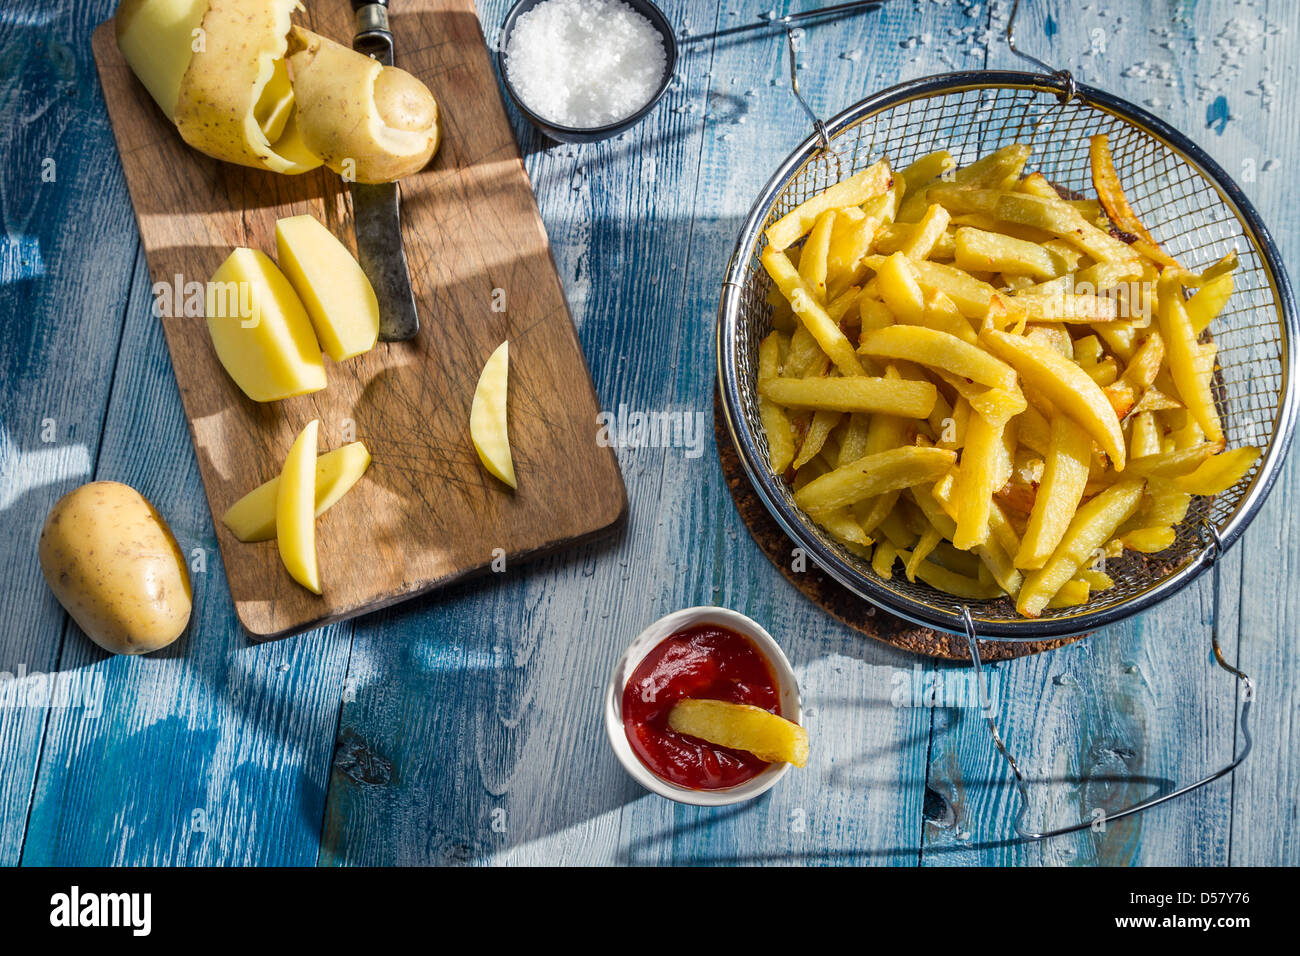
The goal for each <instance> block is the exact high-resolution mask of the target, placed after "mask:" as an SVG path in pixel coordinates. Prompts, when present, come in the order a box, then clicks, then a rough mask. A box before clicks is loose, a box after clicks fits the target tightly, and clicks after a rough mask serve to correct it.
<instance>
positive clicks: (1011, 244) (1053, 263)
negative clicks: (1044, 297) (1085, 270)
mask: <svg viewBox="0 0 1300 956" xmlns="http://www.w3.org/2000/svg"><path fill="white" fill-rule="evenodd" d="M939 208H943V207H939ZM954 250H955V253H956V263H957V267H958V268H961V269H966V270H967V271H972V272H973V271H980V270H984V271H989V272H1012V273H1017V274H1020V275H1027V276H1032V277H1033V278H1035V279H1040V280H1042V279H1053V278H1055V277H1057V276H1059V275H1063V274H1065V273H1066V272H1068V271H1069V263H1068V262H1067V261H1066V259H1065V257H1064V256H1062V255H1060V254H1054V253H1053V252H1052V250H1050V249H1048V248H1046V247H1044V246H1043V245H1042V244H1040V243H1037V242H1026V241H1025V240H1024V239H1016V238H1015V237H1014V236H1008V235H1003V234H1002V233H999V232H985V231H984V230H982V229H974V228H972V227H970V226H962V227H961V228H960V229H958V230H957V232H956V235H955V244H954ZM922 258H923V257H922Z"/></svg>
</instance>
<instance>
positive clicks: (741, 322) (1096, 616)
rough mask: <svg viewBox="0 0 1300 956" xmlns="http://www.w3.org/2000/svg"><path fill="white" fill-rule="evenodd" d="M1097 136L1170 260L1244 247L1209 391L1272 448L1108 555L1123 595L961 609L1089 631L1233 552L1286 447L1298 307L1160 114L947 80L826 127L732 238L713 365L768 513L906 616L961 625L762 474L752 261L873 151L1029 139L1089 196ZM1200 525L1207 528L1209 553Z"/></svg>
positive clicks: (1018, 78) (1082, 92)
mask: <svg viewBox="0 0 1300 956" xmlns="http://www.w3.org/2000/svg"><path fill="white" fill-rule="evenodd" d="M823 131H824V137H825V138H824V139H823V135H822V134H823ZM1097 133H1104V134H1107V135H1108V136H1109V139H1110V144H1111V150H1112V154H1113V156H1114V158H1115V165H1116V168H1117V170H1118V172H1119V175H1120V180H1121V182H1123V183H1124V187H1125V192H1126V194H1127V195H1128V197H1129V199H1130V201H1131V202H1132V204H1133V206H1134V208H1135V209H1136V210H1137V211H1138V213H1139V215H1140V216H1141V217H1142V219H1143V220H1144V221H1145V222H1146V224H1147V225H1148V227H1149V228H1150V229H1151V231H1152V232H1153V233H1154V234H1155V236H1156V237H1157V238H1158V239H1159V241H1160V242H1161V244H1162V245H1163V246H1164V247H1165V248H1166V249H1167V250H1168V251H1169V252H1171V253H1172V254H1173V255H1175V256H1176V257H1177V258H1179V260H1180V261H1182V262H1185V263H1187V264H1188V265H1189V267H1193V266H1195V265H1197V264H1201V265H1209V264H1211V263H1213V262H1214V261H1216V260H1217V259H1219V258H1220V257H1222V256H1224V255H1225V254H1227V253H1229V252H1231V251H1233V250H1234V249H1235V250H1236V252H1237V255H1238V257H1239V260H1240V267H1239V269H1238V270H1237V272H1236V273H1235V281H1236V286H1235V291H1234V292H1233V295H1232V298H1231V299H1230V300H1229V303H1228V306H1227V307H1226V309H1225V310H1224V312H1223V313H1222V314H1221V315H1220V316H1219V318H1218V319H1216V321H1215V324H1214V327H1213V328H1214V340H1215V343H1216V344H1217V346H1218V360H1219V364H1220V365H1221V366H1222V369H1221V373H1220V375H1219V377H1218V380H1217V382H1216V391H1217V395H1216V399H1217V402H1218V405H1219V412H1220V416H1221V418H1222V420H1223V424H1224V430H1225V435H1226V437H1227V440H1228V444H1229V446H1230V447H1231V446H1237V445H1257V446H1259V447H1262V448H1265V449H1266V451H1265V453H1264V454H1263V455H1262V456H1261V457H1260V460H1259V461H1258V462H1257V464H1256V465H1255V467H1254V468H1253V469H1252V470H1251V471H1250V472H1249V473H1248V474H1247V475H1246V476H1245V477H1243V478H1242V480H1241V481H1239V482H1238V483H1237V484H1236V485H1235V486H1233V487H1232V488H1230V489H1228V490H1227V491H1225V492H1223V493H1222V494H1219V495H1216V496H1214V497H1212V498H1208V497H1201V498H1196V499H1194V501H1193V505H1192V508H1191V509H1190V510H1189V512H1188V515H1187V519H1186V520H1185V521H1184V522H1183V523H1182V524H1181V525H1180V526H1179V527H1178V529H1177V537H1176V540H1175V542H1174V544H1173V545H1172V546H1171V547H1170V548H1169V549H1168V550H1166V551H1164V552H1162V553H1160V554H1158V555H1154V556H1146V555H1139V554H1136V553H1133V552H1125V554H1124V555H1123V556H1122V557H1120V558H1116V559H1110V560H1108V561H1107V562H1106V573H1107V574H1109V575H1110V576H1111V577H1112V578H1113V579H1114V581H1115V585H1114V587H1112V588H1108V589H1106V590H1104V591H1096V592H1094V593H1093V595H1092V596H1091V597H1090V599H1089V600H1088V602H1087V603H1086V604H1083V605H1080V606H1077V607H1070V608H1061V609H1055V610H1046V611H1044V612H1043V615H1042V616H1041V617H1040V618H1038V619H1036V620H1028V619H1025V618H1022V617H1019V616H1018V615H1017V614H1016V612H1015V608H1014V606H1013V605H1012V602H1011V601H1009V600H1007V599H1005V598H1000V599H997V600H990V601H983V602H973V603H970V604H969V611H970V613H971V615H972V617H973V619H974V621H975V625H976V627H977V628H978V630H979V633H980V635H981V637H997V638H1000V639H1003V640H1017V639H1019V640H1043V639H1045V638H1049V637H1055V636H1063V635H1069V634H1079V633H1083V632H1085V631H1090V630H1095V629H1096V628H1099V627H1102V626H1104V625H1106V624H1109V623H1113V622H1114V621H1116V620H1118V619H1120V618H1123V617H1127V616H1128V615H1130V614H1135V613H1137V612H1139V611H1141V610H1143V609H1144V608H1147V607H1150V606H1151V605H1153V604H1155V603H1156V602H1158V601H1161V600H1163V599H1165V598H1167V597H1169V596H1170V595H1172V594H1173V593H1175V592H1176V591H1177V590H1179V589H1180V588H1181V587H1183V586H1184V585H1186V584H1187V583H1189V582H1190V581H1191V580H1193V579H1194V578H1195V577H1196V575H1197V574H1199V573H1200V572H1201V571H1203V570H1204V569H1205V568H1206V567H1208V565H1209V563H1210V562H1211V561H1212V560H1213V557H1214V554H1216V553H1217V552H1218V550H1220V549H1221V548H1226V547H1228V546H1229V545H1231V544H1232V543H1233V541H1235V540H1236V538H1237V537H1238V536H1239V535H1240V534H1241V532H1242V531H1243V530H1244V529H1245V527H1246V525H1247V523H1248V522H1249V521H1250V519H1251V517H1252V516H1253V515H1254V514H1255V512H1256V511H1257V510H1258V509H1259V506H1260V505H1261V504H1262V502H1263V500H1264V497H1265V496H1266V495H1267V493H1268V490H1269V488H1270V486H1271V485H1272V483H1273V481H1274V479H1275V477H1276V475H1277V473H1278V469H1279V466H1280V464H1281V462H1282V458H1283V456H1284V454H1285V452H1286V448H1287V445H1288V443H1289V440H1290V435H1291V429H1292V425H1293V420H1294V417H1295V405H1296V394H1295V387H1294V383H1295V375H1294V371H1295V369H1294V364H1295V355H1294V353H1293V351H1292V348H1291V343H1292V341H1293V339H1294V337H1295V335H1296V330H1297V326H1296V313H1295V305H1294V302H1293V300H1292V296H1291V292H1290V288H1289V286H1288V284H1287V280H1286V276H1285V273H1284V271H1283V268H1282V265H1281V262H1280V260H1279V258H1278V255H1277V250H1276V248H1275V247H1274V245H1273V242H1272V240H1271V239H1270V238H1269V235H1268V232H1267V231H1266V229H1265V228H1264V226H1263V224H1262V223H1261V222H1260V221H1259V218H1258V217H1257V216H1256V214H1255V211H1254V209H1253V208H1252V207H1251V205H1250V203H1249V202H1248V201H1247V200H1246V198H1245V196H1244V195H1242V193H1241V191H1240V190H1239V189H1238V188H1237V187H1236V185H1235V184H1234V183H1233V182H1232V181H1231V179H1229V177H1228V176H1227V175H1226V174H1225V173H1224V172H1223V171H1222V170H1221V169H1220V168H1219V167H1218V166H1217V165H1216V164H1215V163H1214V162H1213V161H1212V160H1211V159H1209V157H1207V156H1206V155H1205V154H1204V153H1202V152H1201V151H1200V150H1199V149H1198V148H1197V147H1196V146H1195V145H1194V144H1192V143H1190V142H1188V141H1187V140H1186V139H1185V138H1184V137H1183V136H1182V135H1181V134H1179V133H1178V132H1177V131H1175V130H1173V129H1172V128H1170V127H1168V126H1166V125H1165V124H1164V123H1162V122H1161V121H1160V120H1158V119H1156V118H1155V117H1154V116H1151V115H1150V114H1147V113H1144V112H1142V111H1141V110H1138V109H1137V108H1136V107H1133V106H1131V105H1130V104H1127V103H1125V102H1124V101H1122V100H1118V99H1115V98H1113V97H1110V96H1109V95H1107V94H1105V93H1103V92H1102V91H1100V90H1095V89H1092V88H1089V87H1084V86H1080V85H1077V84H1075V83H1074V82H1073V81H1072V80H1071V79H1070V78H1069V77H1068V76H1064V75H1061V76H1043V75H1038V74H1033V73H1021V72H971V73H952V74H946V75H943V76H936V77H929V78H925V79H922V80H918V81H916V82H912V83H906V84H903V85H900V86H896V87H893V88H892V89H889V90H886V91H884V92H883V93H880V94H878V95H877V96H874V97H872V98H870V99H868V100H864V101H863V102H861V103H859V104H857V105H856V106H853V107H852V108H850V109H848V110H846V111H845V112H843V113H841V114H840V115H839V116H837V117H835V118H834V119H833V120H831V121H830V122H828V123H827V124H825V127H824V130H819V131H818V134H817V135H815V136H813V137H811V138H809V140H808V141H807V142H805V143H804V144H803V145H802V146H801V147H800V148H799V149H797V150H796V151H795V152H794V154H792V155H791V157H790V158H789V159H788V160H787V161H786V162H785V163H784V164H783V165H782V167H781V168H780V169H779V170H778V171H777V173H776V175H775V176H773V177H772V180H771V181H770V182H769V183H768V185H767V187H766V188H765V189H764V190H763V192H762V193H761V194H760V195H759V198H758V200H757V201H756V202H755V204H754V207H753V210H752V211H751V213H750V216H749V218H748V220H747V221H746V223H745V226H744V228H743V230H742V232H741V236H740V239H739V241H738V242H737V245H736V249H735V252H734V253H733V257H732V260H731V263H730V266H729V268H728V271H727V276H726V281H725V283H724V287H723V295H722V304H721V308H720V313H719V326H718V368H719V381H720V385H721V390H722V399H723V407H724V411H725V413H726V416H727V421H728V423H729V425H730V428H731V432H732V437H733V439H734V441H735V443H736V447H737V449H738V450H739V452H740V458H741V461H742V463H743V464H744V467H745V469H746V471H747V472H748V474H749V477H750V479H751V480H752V481H753V483H754V484H755V487H756V488H757V489H758V491H759V494H760V496H761V497H762V498H763V500H764V502H765V503H766V504H767V507H768V509H769V510H770V511H771V512H772V514H773V515H774V516H775V517H776V519H777V520H778V521H779V522H780V523H781V524H782V526H783V527H784V528H785V530H786V532H787V533H789V534H790V536H791V537H792V538H794V540H795V541H796V542H797V543H798V544H799V545H800V546H801V547H803V548H805V550H806V551H807V553H808V554H809V556H810V557H811V558H812V559H813V560H814V561H815V562H816V563H817V564H818V565H820V566H821V567H822V568H824V569H825V570H826V571H827V572H828V573H829V574H831V575H832V576H833V577H834V578H836V579H837V580H838V581H839V582H840V583H841V584H843V585H845V586H846V587H848V588H849V589H850V590H852V591H854V592H855V593H857V594H859V595H861V596H862V597H864V598H866V599H867V600H869V601H871V602H872V603H874V604H877V605H879V606H882V607H885V608H887V609H888V610H890V611H892V612H894V613H895V614H898V615H900V616H902V617H905V618H908V619H909V620H912V621H914V622H916V623H919V624H923V625H926V626H930V627H936V628H941V629H944V630H948V631H954V632H958V633H960V632H961V631H962V630H963V628H964V625H963V613H964V612H963V605H962V603H960V602H955V601H954V599H953V598H952V597H950V596H949V595H946V594H944V593H942V592H940V591H937V590H935V589H934V588H932V587H930V586H929V585H927V584H924V583H923V582H920V581H918V582H915V583H911V582H908V581H907V580H906V578H904V577H902V576H901V575H895V576H894V578H893V579H892V580H885V579H884V578H882V577H880V576H879V575H878V574H876V573H875V571H874V570H872V568H871V564H870V562H869V561H866V560H864V559H862V558H860V557H859V556H857V555H855V554H853V553H852V552H850V551H849V550H847V549H846V548H844V547H843V545H841V544H840V543H839V542H838V541H836V540H835V539H834V538H832V537H831V536H830V535H829V534H827V533H826V532H825V531H823V530H822V529H821V528H820V527H818V526H817V525H816V523H814V522H813V521H812V519H810V518H809V517H808V516H807V515H806V514H804V513H803V512H802V511H801V510H800V509H799V508H798V506H797V505H795V503H794V498H793V495H792V493H791V490H790V488H789V487H788V486H787V485H786V483H785V482H784V481H783V480H782V479H781V478H780V477H779V476H777V475H774V474H773V473H772V472H771V469H770V468H769V467H768V464H767V443H766V437H765V434H764V432H763V428H762V425H761V423H760V420H759V414H758V393H757V374H756V372H757V363H758V344H759V341H760V340H761V339H762V337H763V336H764V335H765V334H766V333H767V332H768V331H770V329H771V327H772V326H771V323H772V310H771V306H770V305H769V304H768V303H767V301H766V295H767V293H768V290H769V289H770V287H771V280H770V279H769V278H768V276H767V273H766V271H765V270H764V269H763V268H762V266H761V265H760V263H759V255H760V253H761V252H762V250H763V247H764V239H763V231H764V230H765V229H766V228H767V226H769V225H770V224H771V223H772V222H774V221H775V220H777V219H779V218H780V217H781V216H782V215H784V214H785V213H786V212H788V211H789V210H791V209H793V208H794V207H795V206H797V205H798V204H799V203H801V202H803V201H804V200H805V199H808V198H809V197H811V196H812V195H814V194H816V193H818V192H820V191H821V190H823V189H825V188H826V187H828V186H830V185H833V184H834V183H835V182H837V181H839V180H840V179H841V178H844V177H846V176H849V175H852V174H853V173H855V172H857V171H859V170H861V169H863V168H865V167H866V166H868V165H870V164H871V163H873V162H875V161H876V160H878V159H881V158H882V157H883V158H888V159H889V161H890V163H891V165H893V166H894V168H896V169H901V168H903V167H904V166H906V165H907V164H908V163H910V162H912V160H914V159H916V158H917V157H919V156H921V155H924V154H925V153H929V152H932V151H934V150H936V149H947V150H948V151H949V152H950V153H951V154H952V156H953V158H954V159H955V160H956V161H957V163H958V164H959V165H962V164H966V163H969V162H972V161H974V160H975V159H978V158H979V157H980V156H984V155H987V154H988V153H991V152H993V151H994V150H996V149H998V148H1000V147H1002V146H1006V145H1008V144H1010V143H1015V142H1021V143H1026V144H1028V145H1030V146H1031V147H1032V148H1033V153H1032V155H1031V159H1030V165H1031V167H1032V168H1035V169H1038V170H1040V171H1042V172H1043V174H1044V175H1045V176H1046V177H1047V178H1048V179H1049V180H1051V181H1052V182H1053V183H1055V184H1057V185H1058V186H1061V187H1064V188H1067V189H1074V190H1078V191H1079V192H1080V193H1082V192H1084V191H1087V190H1090V189H1091V177H1090V173H1089V164H1088V137H1089V136H1091V135H1093V134H1097ZM1207 528H1212V529H1213V531H1214V532H1217V535H1218V538H1219V542H1218V543H1217V544H1215V543H1214V542H1212V541H1211V540H1210V537H1209V536H1208V534H1209V533H1208V532H1207Z"/></svg>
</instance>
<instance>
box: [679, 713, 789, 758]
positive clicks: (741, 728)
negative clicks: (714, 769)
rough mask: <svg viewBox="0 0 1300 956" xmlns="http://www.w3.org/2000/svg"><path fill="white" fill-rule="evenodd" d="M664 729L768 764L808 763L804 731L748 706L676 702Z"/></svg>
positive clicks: (779, 718)
mask: <svg viewBox="0 0 1300 956" xmlns="http://www.w3.org/2000/svg"><path fill="white" fill-rule="evenodd" d="M668 726H669V727H671V728H672V729H673V730H675V731H676V732H677V733H679V734H686V735H687V736H689V737H698V738H699V739H700V740H706V741H708V742H709V743H711V744H717V745H718V746H719V747H729V748H731V749H732V750H744V751H747V752H748V753H752V754H753V755H754V756H755V757H757V758H758V759H759V760H766V761H767V762H768V763H789V764H793V765H794V766H796V767H802V766H804V765H805V764H807V763H808V731H806V730H804V729H803V728H802V727H800V726H799V725H798V724H796V723H792V722H791V721H788V720H786V719H785V718H784V717H778V716H777V715H776V714H773V713H770V712H769V711H766V710H763V709H762V708H761V707H754V706H752V705H751V704H733V703H731V702H730V701H726V700H699V699H696V698H690V697H688V698H686V699H685V700H679V701H678V702H677V703H676V704H674V705H673V709H672V710H670V711H669V712H668Z"/></svg>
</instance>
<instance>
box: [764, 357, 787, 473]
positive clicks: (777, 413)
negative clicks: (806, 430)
mask: <svg viewBox="0 0 1300 956" xmlns="http://www.w3.org/2000/svg"><path fill="white" fill-rule="evenodd" d="M780 348H781V343H780V340H779V339H778V337H777V333H776V332H772V333H770V334H769V335H768V336H767V338H765V339H763V341H762V342H761V343H759V346H758V381H759V382H760V384H761V383H762V382H766V381H770V380H771V379H774V378H776V376H777V371H778V366H779V362H780ZM758 417H759V421H761V422H762V423H763V431H764V432H765V433H766V434H767V455H768V463H769V464H770V465H771V466H772V470H773V471H774V472H776V473H777V474H778V475H781V474H784V473H785V470H786V469H787V468H789V467H790V462H791V461H793V460H794V436H793V435H792V434H791V432H790V418H789V416H787V415H786V413H785V409H783V408H782V407H781V406H780V405H778V404H776V403H775V402H773V401H772V400H771V399H768V398H764V397H763V396H762V395H760V396H759V397H758Z"/></svg>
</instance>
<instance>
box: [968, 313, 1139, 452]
mask: <svg viewBox="0 0 1300 956" xmlns="http://www.w3.org/2000/svg"><path fill="white" fill-rule="evenodd" d="M980 341H982V342H984V343H985V344H986V345H987V346H988V347H989V349H990V350H991V351H992V352H993V354H995V355H997V356H998V357H999V358H1001V359H1002V360H1003V361H1005V362H1006V363H1007V364H1008V365H1010V366H1011V367H1012V368H1014V369H1015V370H1016V371H1017V372H1019V373H1020V375H1021V378H1022V379H1024V381H1025V382H1026V383H1027V384H1030V385H1032V386H1033V387H1034V388H1036V389H1038V390H1039V391H1041V392H1043V393H1044V394H1045V395H1046V396H1047V398H1048V400H1050V401H1051V402H1052V404H1053V405H1055V406H1056V407H1057V408H1058V409H1060V410H1061V411H1063V412H1065V414H1067V415H1069V416H1070V417H1071V418H1073V419H1074V420H1075V421H1076V422H1078V423H1079V425H1081V426H1082V427H1083V428H1084V430H1085V431H1087V432H1088V434H1090V435H1091V436H1092V437H1093V440H1094V441H1096V442H1097V444H1099V445H1101V447H1102V450H1103V451H1105V452H1106V454H1107V455H1109V456H1110V458H1111V460H1112V461H1113V462H1114V463H1115V470H1116V471H1123V470H1124V457H1125V448H1124V433H1123V432H1122V431H1121V430H1120V427H1119V419H1118V418H1116V417H1115V411H1114V409H1112V408H1111V407H1110V402H1108V401H1107V400H1106V396H1105V394H1104V393H1103V392H1102V390H1101V388H1100V387H1099V386H1098V385H1097V383H1096V382H1094V381H1093V380H1092V379H1091V378H1089V377H1088V374H1087V373H1086V372H1084V371H1083V370H1082V369H1080V368H1079V366H1077V365H1075V364H1074V363H1073V362H1071V361H1069V360H1068V359H1065V358H1062V357H1061V356H1060V355H1058V354H1057V353H1056V352H1054V351H1052V350H1051V349H1050V348H1046V347H1045V346H1042V345H1039V344H1037V343H1035V342H1032V341H1030V340H1029V339H1026V338H1023V337H1021V336H1016V335H1009V334H1007V333H1006V332H998V331H995V330H991V329H990V330H986V331H984V332H981V333H980Z"/></svg>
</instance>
